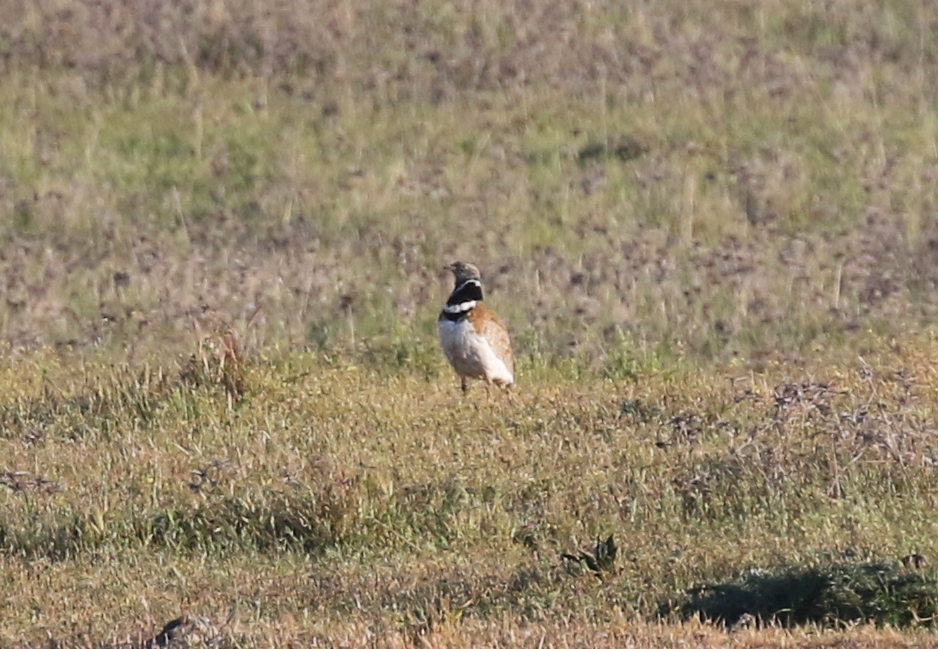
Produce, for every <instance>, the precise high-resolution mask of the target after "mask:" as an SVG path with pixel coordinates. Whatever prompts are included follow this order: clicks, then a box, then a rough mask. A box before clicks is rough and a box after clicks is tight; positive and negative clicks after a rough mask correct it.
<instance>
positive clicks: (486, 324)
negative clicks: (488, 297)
mask: <svg viewBox="0 0 938 649" xmlns="http://www.w3.org/2000/svg"><path fill="white" fill-rule="evenodd" d="M469 320H470V321H471V322H472V324H473V325H475V328H476V331H478V332H479V333H481V334H482V335H483V336H484V337H485V339H486V340H488V341H489V345H491V346H492V349H493V350H494V351H495V355H496V356H498V357H499V358H500V359H501V360H502V362H503V363H505V366H506V367H507V368H508V371H509V372H511V373H512V374H514V373H515V360H514V355H513V354H512V351H511V338H509V336H508V327H506V326H505V323H504V322H503V321H502V319H501V318H499V317H498V314H497V313H495V312H494V311H493V310H492V309H490V308H488V307H487V306H485V304H484V303H481V302H480V303H479V304H477V305H476V307H475V308H474V309H473V310H472V311H470V312H469Z"/></svg>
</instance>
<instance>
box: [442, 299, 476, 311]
mask: <svg viewBox="0 0 938 649" xmlns="http://www.w3.org/2000/svg"><path fill="white" fill-rule="evenodd" d="M476 304H478V301H477V300H469V301H468V302H460V303H459V304H447V305H446V306H445V307H443V312H444V313H468V312H469V311H472V310H473V309H474V308H475V306H476Z"/></svg>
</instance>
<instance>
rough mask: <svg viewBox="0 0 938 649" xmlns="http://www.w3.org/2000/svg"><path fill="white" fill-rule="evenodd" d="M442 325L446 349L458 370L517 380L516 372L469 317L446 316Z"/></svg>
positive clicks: (466, 373) (477, 374) (477, 376)
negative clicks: (501, 357)
mask: <svg viewBox="0 0 938 649" xmlns="http://www.w3.org/2000/svg"><path fill="white" fill-rule="evenodd" d="M439 326H440V343H441V345H442V347H443V353H445V354H446V358H448V359H449V362H450V364H451V365H452V366H453V368H454V369H455V370H456V371H457V372H459V373H460V374H462V375H465V376H472V377H475V378H480V379H486V380H488V381H499V382H502V383H506V384H511V383H514V380H515V379H514V376H513V375H512V373H511V372H510V371H509V370H508V367H507V366H506V365H505V363H504V361H502V359H500V358H499V357H498V356H497V355H496V354H495V351H494V350H493V349H492V346H491V345H489V342H488V341H487V340H486V339H485V337H484V336H482V335H481V334H479V333H478V332H476V330H475V328H474V327H473V326H472V323H471V322H469V320H468V319H466V318H462V319H460V320H456V321H453V320H448V319H445V318H444V319H441V320H440V323H439Z"/></svg>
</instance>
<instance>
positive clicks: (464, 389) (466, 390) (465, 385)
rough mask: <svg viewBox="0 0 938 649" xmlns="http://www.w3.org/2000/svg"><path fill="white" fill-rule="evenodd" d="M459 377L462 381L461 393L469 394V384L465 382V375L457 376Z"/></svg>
mask: <svg viewBox="0 0 938 649" xmlns="http://www.w3.org/2000/svg"><path fill="white" fill-rule="evenodd" d="M459 378H460V380H461V381H462V393H463V395H466V394H469V384H468V383H466V377H465V376H461V377H459Z"/></svg>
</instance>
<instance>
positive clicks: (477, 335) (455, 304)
mask: <svg viewBox="0 0 938 649" xmlns="http://www.w3.org/2000/svg"><path fill="white" fill-rule="evenodd" d="M446 270H449V271H451V272H452V273H453V275H454V277H455V278H456V285H455V286H454V287H453V292H452V293H450V295H449V299H447V300H446V306H444V307H443V310H442V311H441V312H440V317H439V320H438V322H437V324H438V327H439V331H440V344H441V345H442V347H443V353H444V354H446V358H447V360H449V363H450V365H452V366H453V369H454V370H456V374H458V375H459V378H460V382H461V387H462V391H463V394H466V393H467V392H468V390H469V387H468V385H467V379H482V380H484V381H485V382H486V383H489V384H491V383H494V384H495V385H497V386H498V387H500V388H505V389H509V388H510V387H511V386H512V385H513V384H514V382H515V367H514V357H513V355H512V351H511V338H510V337H509V336H508V327H506V326H505V323H504V322H503V321H502V319H501V318H499V317H498V314H496V313H495V311H493V310H492V309H490V308H489V307H487V306H486V305H485V304H483V303H482V276H481V274H480V273H479V269H478V268H477V267H476V266H474V265H472V264H470V263H467V262H464V261H457V262H453V263H452V264H449V265H448V266H446Z"/></svg>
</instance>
